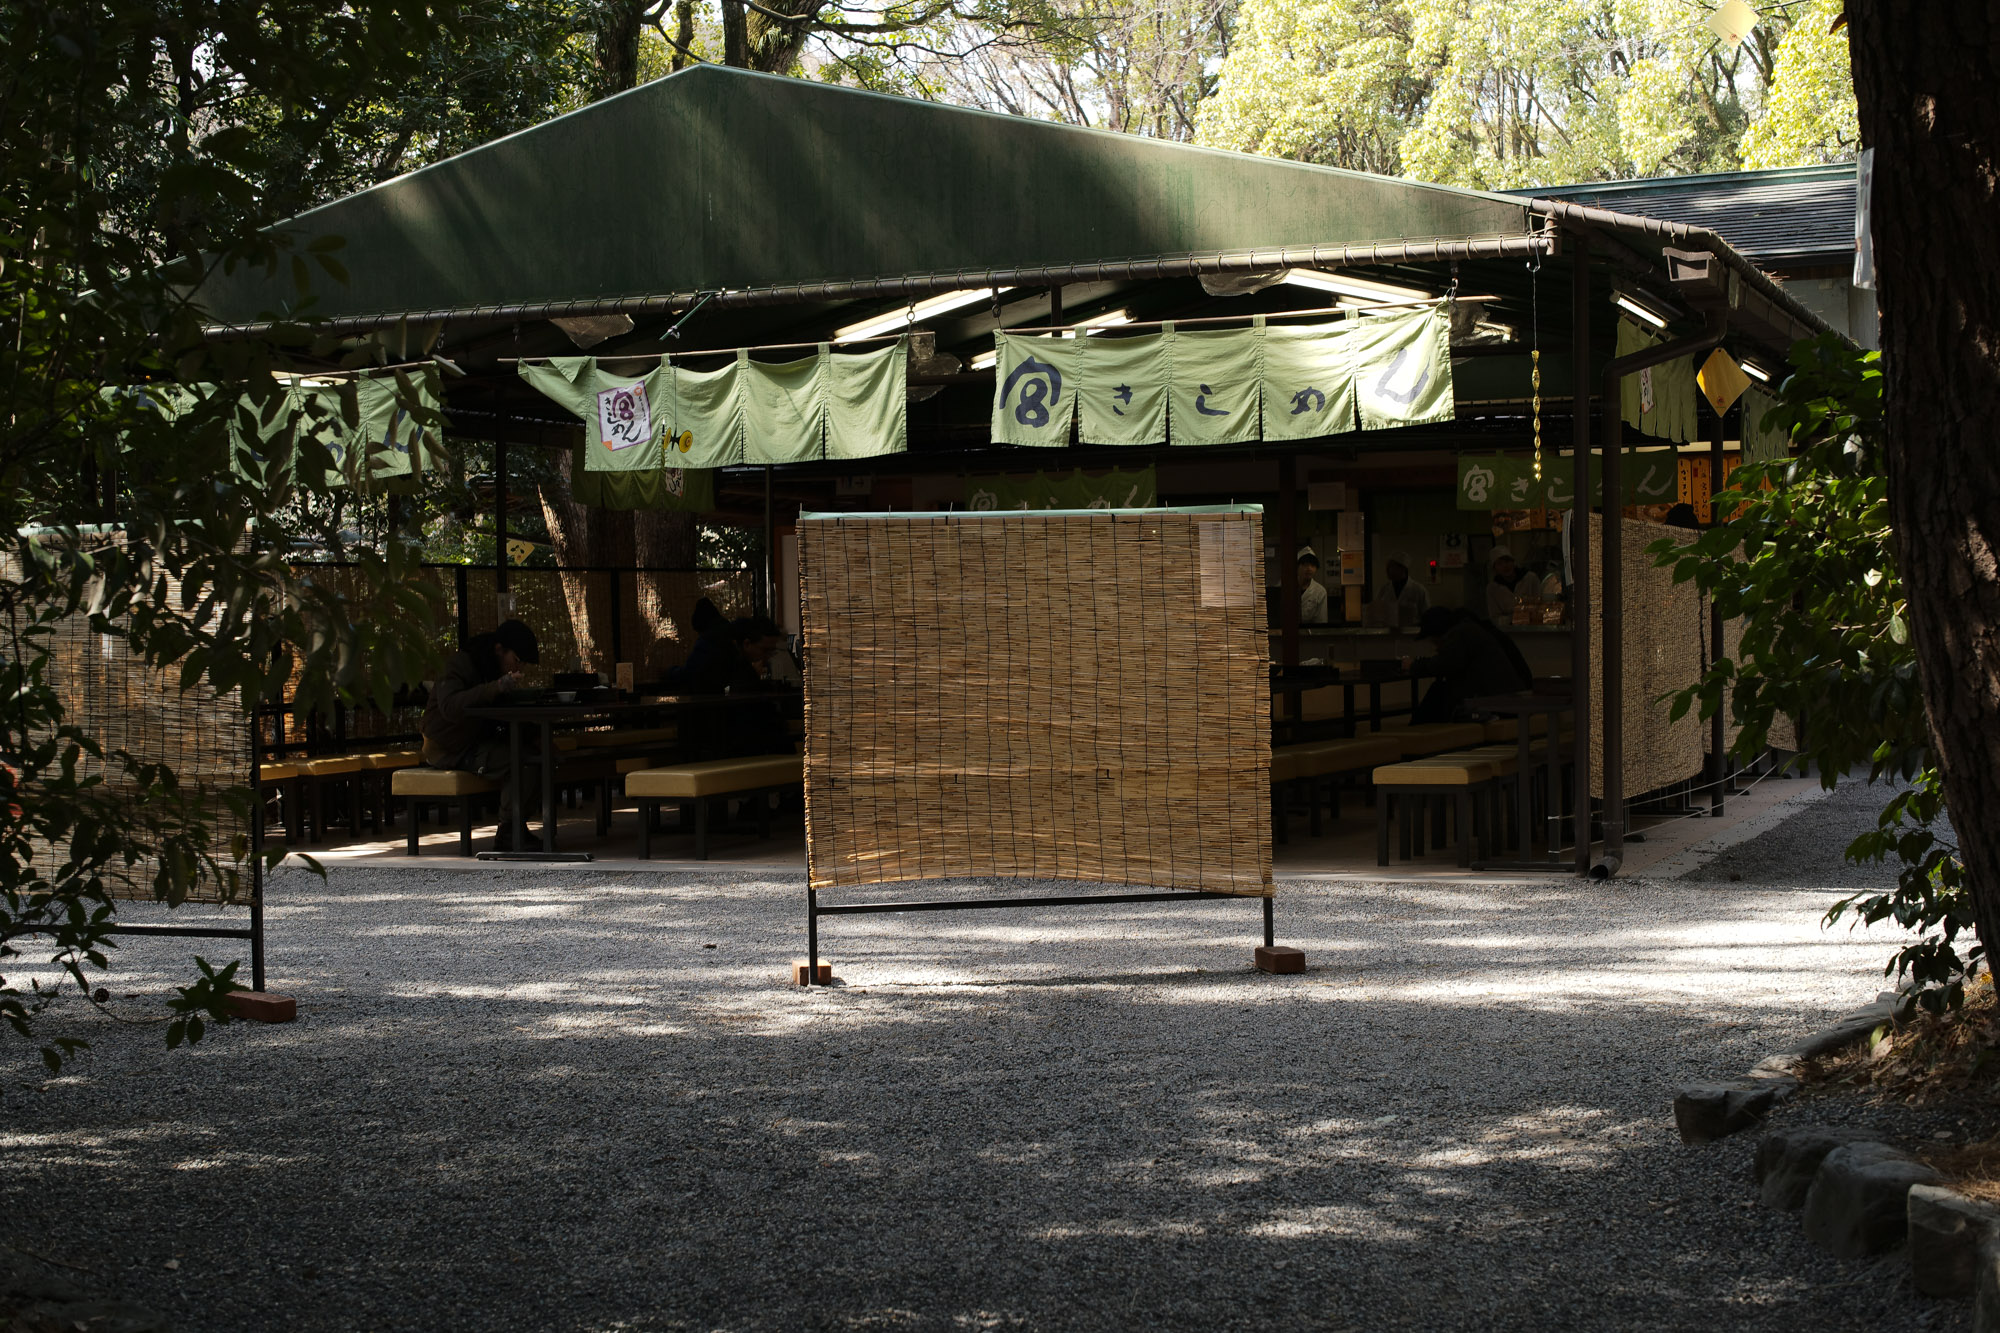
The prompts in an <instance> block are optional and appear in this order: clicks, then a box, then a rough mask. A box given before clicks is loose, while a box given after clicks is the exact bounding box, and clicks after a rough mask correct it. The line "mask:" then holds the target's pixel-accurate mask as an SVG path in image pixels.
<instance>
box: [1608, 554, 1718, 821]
mask: <svg viewBox="0 0 2000 1333" xmlns="http://www.w3.org/2000/svg"><path fill="white" fill-rule="evenodd" d="M1618 521H1619V522H1621V523H1623V524H1624V532H1623V535H1622V537H1621V538H1620V540H1621V541H1623V543H1624V549H1623V551H1622V553H1621V554H1622V559H1621V560H1620V568H1621V569H1622V570H1623V571H1624V580H1625V766H1624V767H1625V794H1626V796H1628V797H1632V796H1637V795H1639V794H1640V793H1642V792H1649V791H1655V790H1657V789H1659V788H1661V787H1666V786H1670V785H1671V784H1673V783H1676V782H1681V781H1684V780H1686V779H1688V778H1691V777H1694V776H1696V775H1697V774H1699V773H1700V772H1701V769H1702V762H1703V757H1704V755H1705V754H1706V753H1707V739H1708V730H1709V728H1708V724H1707V723H1706V722H1703V721H1702V720H1701V716H1700V710H1699V709H1689V710H1688V711H1687V712H1686V713H1683V714H1682V715H1681V716H1680V717H1679V718H1678V719H1675V718H1674V717H1673V716H1672V714H1673V702H1672V696H1673V695H1674V694H1675V692H1677V691H1679V690H1682V689H1685V688H1686V687H1687V686H1689V685H1692V684H1694V683H1695V681H1696V680H1697V679H1699V678H1700V676H1701V670H1702V654H1703V652H1704V650H1705V646H1706V643H1707V639H1708V604H1707V603H1706V602H1705V601H1703V600H1702V598H1701V595H1700V594H1699V593H1697V592H1696V591H1695V586H1694V584H1693V583H1675V582H1674V571H1673V569H1672V568H1671V567H1668V568H1661V567H1660V566H1659V565H1658V564H1656V563H1654V558H1653V557H1652V556H1650V555H1648V554H1646V548H1647V547H1648V546H1651V545H1652V544H1653V543H1654V542H1656V541H1658V540H1660V539H1661V538H1662V537H1667V538H1671V539H1673V540H1676V541H1679V542H1681V543H1682V544H1686V543H1688V542H1692V541H1693V540H1694V539H1695V538H1696V537H1697V536H1698V535H1699V534H1698V533H1695V532H1691V531H1688V530H1686V529H1683V528H1670V527H1665V526H1663V525H1661V524H1658V523H1646V522H1643V521H1641V520H1638V519H1631V518H1621V519H1620V520H1618ZM1603 530H1604V529H1603V521H1602V518H1601V517H1600V516H1599V515H1597V514H1592V515H1591V516H1590V569H1591V579H1592V584H1591V586H1592V587H1593V588H1602V587H1603V586H1604V581H1603V569H1604V564H1603V553H1604V541H1603ZM1603 679H1604V599H1603V598H1602V597H1601V596H1595V595H1593V596H1592V597H1591V599H1590V690H1591V699H1592V700H1593V707H1592V709H1591V713H1590V730H1591V737H1590V746H1589V753H1590V790H1591V793H1592V794H1593V795H1598V796H1601V795H1603V793H1604V774H1603V765H1604V753H1603V750H1602V748H1601V746H1602V743H1603V742H1602V739H1601V737H1600V736H1599V734H1598V733H1599V726H1600V723H1601V721H1602V719H1601V718H1600V716H1599V713H1600V711H1601V710H1600V709H1598V708H1597V707H1595V706H1594V702H1595V701H1596V700H1599V699H1601V698H1603V693H1602V692H1603V688H1604V686H1603V683H1602V682H1603Z"/></svg>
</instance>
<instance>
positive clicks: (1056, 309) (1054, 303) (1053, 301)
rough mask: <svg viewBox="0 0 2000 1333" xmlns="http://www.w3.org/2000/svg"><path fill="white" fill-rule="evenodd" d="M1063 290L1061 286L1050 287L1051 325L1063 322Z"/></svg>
mask: <svg viewBox="0 0 2000 1333" xmlns="http://www.w3.org/2000/svg"><path fill="white" fill-rule="evenodd" d="M1062 292H1063V289H1062V288H1061V287H1060V286H1056V287H1051V288H1049V323H1050V324H1051V325H1060V324H1061V323H1062V322H1063V307H1062Z"/></svg>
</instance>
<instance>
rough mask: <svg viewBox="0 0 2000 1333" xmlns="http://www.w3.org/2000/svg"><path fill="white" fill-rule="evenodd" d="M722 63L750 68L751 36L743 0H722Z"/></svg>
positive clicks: (738, 67) (739, 67)
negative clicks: (745, 25) (746, 26)
mask: <svg viewBox="0 0 2000 1333" xmlns="http://www.w3.org/2000/svg"><path fill="white" fill-rule="evenodd" d="M722 63H723V64H725V65H729V66H731V67H733V68H735V69H748V68H750V36H749V33H748V32H747V31H746V29H745V27H744V15H743V0H722Z"/></svg>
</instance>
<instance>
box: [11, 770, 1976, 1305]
mask: <svg viewBox="0 0 2000 1333" xmlns="http://www.w3.org/2000/svg"><path fill="white" fill-rule="evenodd" d="M1866 806H1867V802H1866V801H1865V800H1863V801H1858V802H1854V803H1847V802H1846V798H1845V796H1844V795H1843V797H1842V798H1839V803H1829V804H1826V805H1808V806H1804V807H1802V809H1801V813H1800V814H1799V815H1798V816H1797V818H1796V819H1795V820H1794V821H1793V823H1794V824H1796V825H1797V826H1798V831H1797V836H1796V837H1795V836H1794V833H1795V830H1794V829H1793V828H1790V827H1787V828H1784V829H1781V830H1779V832H1778V833H1777V834H1776V835H1774V836H1773V837H1771V838H1768V839H1764V840H1762V841H1761V843H1760V847H1759V849H1758V850H1757V851H1755V852H1752V851H1751V850H1749V849H1737V850H1736V851H1733V852H1731V853H1729V854H1727V855H1728V866H1729V867H1730V868H1732V869H1734V871H1735V873H1739V874H1743V875H1744V877H1745V878H1744V880H1743V881H1742V882H1737V883H1731V882H1727V875H1726V873H1725V874H1723V875H1721V876H1719V877H1718V876H1717V875H1715V874H1713V873H1710V872H1703V873H1701V874H1700V875H1699V876H1697V877H1691V878H1686V879H1682V880H1679V881H1671V882H1662V883H1647V882H1643V881H1637V880H1619V881H1613V882H1612V883H1610V884H1609V885H1579V884H1575V883H1573V882H1567V881H1564V882H1547V883H1512V884H1495V883H1490V882H1489V883H1483V884H1466V885H1458V886H1454V885H1450V884H1436V883H1432V884H1421V885H1414V884H1396V883H1382V884H1364V885H1355V884H1344V883H1343V884H1334V883H1327V882H1304V883H1287V884H1285V885H1284V886H1283V888H1282V889H1281V896H1280V899H1279V910H1278V921H1279V932H1280V938H1281V940H1283V941H1286V942H1289V943H1293V944H1297V945H1299V946H1300V947H1302V948H1304V949H1305V950H1306V953H1307V957H1308V961H1309V963H1310V965H1311V970H1310V971H1309V972H1308V974H1307V975H1305V976H1303V977H1267V976H1263V975H1261V974H1257V973H1255V972H1252V971H1250V970H1249V969H1248V966H1247V964H1248V962H1249V952H1250V947H1251V945H1252V944H1253V943H1254V942H1255V941H1256V937H1257V913H1256V908H1255V906H1254V905H1253V904H1250V903H1242V904H1235V903H1197V904H1189V905H1187V906H1179V905H1173V906H1170V907H1168V906H1161V905H1146V906H1143V907H1134V908H1128V909H1124V910H1119V909H1112V908H1082V909H1065V910H1045V911H1040V912H1006V913H1000V912H995V913H966V914H926V915H921V916H899V917H889V916H882V917H856V918H847V919H837V920H834V921H832V922H829V923H827V928H826V931H825V936H824V938H825V946H824V947H825V948H826V951H827V955H828V956H829V957H830V958H831V959H832V960H833V962H834V964H835V966H836V969H837V971H838V973H839V975H840V976H841V978H842V979H843V981H844V983H845V984H844V985H842V986H839V987H835V988H831V989H822V990H814V991H812V992H810V993H801V992H799V991H796V990H793V989H791V988H790V987H788V986H787V985H785V984H784V975H783V974H784V968H785V966H786V964H787V963H788V962H789V960H790V959H791V958H792V957H794V956H796V954H797V953H798V952H799V951H800V945H801V935H802V933H803V922H802V919H801V913H800V910H799V897H800V887H799V883H798V881H797V880H796V879H789V878H783V877H779V878H767V879H755V878H746V877H744V876H742V875H741V874H740V873H739V874H736V875H728V874H722V875H713V874H711V875H694V874H685V873H683V874H674V873H647V874H608V873H603V872H598V871H593V870H592V869H590V868H589V867H579V868H573V869H572V868H563V869H556V870H551V869H546V868H527V869H523V868H508V869H507V870H505V871H496V872H495V873H493V874H491V875H487V874H482V873H470V872H448V871H439V870H431V869H400V868H399V869H394V870H379V869H377V870H347V871H337V872H335V874H334V876H333V878H332V880H331V882H330V883H329V884H326V885H323V886H322V885H319V884H318V883H317V882H316V881H312V880H308V879H306V878H304V877H302V876H296V875H294V876H289V877H288V878H287V880H286V881H285V882H284V883H283V884H282V885H280V886H278V887H277V888H275V889H274V904H275V905H274V909H273V913H272V927H271V929H272V937H271V938H272V946H273V956H272V976H273V979H274V983H275V984H277V985H278V986H279V988H281V989H286V990H290V991H293V992H295V993H296V994H297V995H298V996H299V998H300V1001H301V1005H300V1018H299V1021H298V1022H297V1023H295V1024H292V1025H289V1026H281V1027H250V1026H232V1027H230V1028H228V1029H225V1030H223V1031H220V1032H218V1033H216V1034H214V1035H213V1036H211V1037H210V1039H209V1040H208V1041H207V1042H204V1043H203V1044H202V1046H201V1047H200V1048H199V1049H197V1050H195V1051H193V1052H191V1053H190V1052H177V1053H171V1054H170V1053H168V1052H167V1051H165V1050H164V1049H162V1046H161V1043H160V1034H159V1029H158V1027H157V1026H122V1025H117V1024H114V1023H113V1022H111V1021H109V1020H107V1019H105V1018H102V1017H99V1016H95V1015H92V1014H89V1013H86V1012H82V1011H77V1012H73V1013H69V1014H66V1015H65V1016H64V1019H63V1023H64V1030H68V1031H73V1032H76V1033H78V1034H80V1035H85V1036H88V1037H89V1038H90V1039H91V1040H92V1041H93V1042H95V1043H96V1051H95V1053H94V1054H93V1055H91V1056H89V1057H87V1058H85V1059H83V1060H81V1061H79V1062H77V1063H76V1064H75V1065H74V1066H73V1067H72V1069H70V1070H68V1071H66V1072H65V1073H64V1074H63V1075H62V1076H61V1077H58V1078H54V1079H45V1078H43V1077H42V1076H41V1075H40V1073H39V1072H38V1069H37V1068H36V1067H35V1066H34V1065H33V1064H32V1063H31V1061H30V1059H29V1058H28V1056H27V1055H26V1054H25V1053H23V1052H22V1051H21V1050H20V1048H19V1047H18V1045H10V1046H4V1047H0V1144H4V1146H5V1157H4V1162H5V1166H6V1169H5V1170H4V1171H0V1217H4V1218H5V1219H6V1225H7V1227H8V1229H9V1231H10V1233H11V1235H12V1237H13V1239H14V1243H15V1245H16V1246H17V1247H18V1248H22V1249H26V1250H30V1251H33V1252H34V1253H35V1254H37V1255H40V1256H46V1257H49V1258H54V1259H60V1260H65V1261H68V1262H70V1263H73V1264H78V1265H83V1266H86V1267H88V1268H90V1269H92V1270H94V1272H95V1273H96V1277H95V1278H94V1279H93V1280H94V1281H97V1282H99V1283H101V1284H102V1285H103V1286H104V1287H105V1288H106V1289H109V1290H113V1291H115V1292H116V1293H117V1294H119V1295H122V1296H125V1297H129V1298H130V1299H134V1300H138V1301H141V1302H143V1303H146V1304H148V1305H151V1306H153V1307H155V1308H157V1309H161V1310H164V1311H166V1312H168V1313H169V1314H170V1315H171V1316H172V1317H173V1318H174V1319H175V1320H176V1321H177V1322H178V1323H179V1324H180V1325H182V1326H183V1327H190V1328H191V1327H194V1326H196V1325H198V1324H199V1325H205V1326H208V1327H212V1328H215V1329H220V1330H238V1329H241V1330H266V1329H274V1328H283V1329H287V1330H318V1329H361V1328H367V1329H479V1330H485V1329H579V1330H583V1329H590V1330H597V1329H606V1330H608V1329H766V1328H796V1329H837V1328H912V1329H928V1328H988V1327H1030V1328H1059V1329H1069V1328H1078V1329H1098V1328H1107V1329H1126V1328H1136V1327H1159V1328H1172V1329H1191V1330H1209V1329H1218V1328H1231V1327H1250V1326H1256V1325H1267V1324H1272V1323H1280V1322H1282V1323H1284V1324H1292V1325H1298V1326H1305V1327H1311V1328H1315V1329H1355V1330H1360V1329H1369V1330H1374V1329H1382V1328H1424V1329H1431V1328H1451V1329H1460V1328H1463V1329H1535V1330H1550V1329H1557V1330H1567V1329H1575V1330H1600V1329H1687V1330H1700V1331H1701V1333H1713V1330H1715V1329H1718V1328H1726V1329H1759V1330H1761V1329H1771V1330H1777V1329H1807V1328H1810V1329H1814V1330H1845V1329H1854V1330H1870V1331H1871V1333H1886V1331H1890V1330H1903V1329H1950V1328H1959V1327H1963V1326H1964V1325H1965V1323H1966V1322H1967V1313H1966V1310H1965V1307H1964V1306H1963V1305H1962V1304H1951V1303H1941V1302H1932V1301H1927V1300H1925V1299H1924V1298H1921V1297H1918V1296H1916V1295H1914V1294H1913V1293H1912V1292H1911V1290H1910V1288H1909V1285H1908V1283H1907V1281H1904V1280H1902V1279H1901V1278H1900V1277H1899V1276H1898V1275H1897V1272H1896V1270H1895V1268H1894V1267H1893V1265H1888V1264H1884V1265H1877V1266H1875V1267H1868V1266H1863V1265H1854V1264H1842V1263H1838V1262H1835V1261H1832V1260H1829V1259H1827V1258H1824V1257H1822V1256H1821V1255H1819V1254H1818V1253H1817V1252H1815V1251H1814V1250H1812V1249H1811V1248H1809V1247H1808V1246H1807V1245H1806V1243H1805V1242H1804V1240H1803V1239H1802V1238H1801V1236H1800V1234H1799V1228H1798V1222H1797V1219H1796V1218H1795V1217H1792V1216H1788V1215H1778V1214H1773V1213H1769V1212H1766V1211H1764V1210H1761V1209H1758V1208H1756V1207H1754V1206H1752V1204H1751V1197H1752V1196H1751V1190H1750V1187H1749V1185H1748V1179H1747V1177H1748V1169H1749V1162H1750V1154H1751V1150H1752V1148H1753V1146H1754V1144H1753V1142H1752V1136H1743V1137H1741V1138H1739V1139H1737V1140H1733V1141H1730V1142H1726V1143H1723V1144H1718V1145H1714V1146H1711V1147H1707V1148H1688V1147H1684V1146H1682V1145H1681V1144H1680V1143H1679V1142H1678V1140H1677V1139H1676V1137H1675V1135H1674V1131H1673V1125H1672V1116H1671V1109H1670V1101H1671V1097H1672V1091H1673V1088H1674V1086H1675V1084H1676V1083H1678V1082H1681V1081H1684V1080H1687V1079H1690V1078H1700V1077H1707V1076H1713V1075H1718V1074H1727V1073H1732V1072H1734V1071H1737V1070H1740V1069H1742V1068H1744V1067H1746V1066H1747V1065H1749V1064H1750V1063H1752V1062H1753V1061H1754V1060H1756V1059H1757V1058H1758V1057H1760V1056H1761V1055H1763V1054H1765V1053H1767V1052H1768V1051H1770V1050H1772V1049H1773V1048H1776V1047H1777V1046H1779V1045H1781V1044H1783V1043H1785V1042H1787V1041H1789V1040H1791V1039H1794V1038H1797V1037H1800V1036H1803V1035H1805V1034H1806V1033H1808V1032H1810V1031H1811V1030H1813V1029H1815V1028H1817V1027H1820V1026H1823V1025H1824V1024H1825V1023H1826V1022H1827V1021H1828V1020H1829V1019H1831V1018H1832V1017H1834V1016H1836V1015H1837V1014H1839V1013H1841V1012H1844V1011H1845V1010H1848V1009H1850V1008H1852V1007H1853V1006H1854V1005H1855V1004H1857V1003H1859V1002H1862V1001H1865V1000H1867V999H1869V998H1871V997H1872V996H1873V995H1874V993H1875V991H1876V989H1877V988H1878V986H1879V976H1878V972H1879V968H1880V965H1881V962H1882V960H1883V958H1884V957H1885V955H1886V953H1887V952H1888V949H1887V945H1886V940H1885V939H1884V938H1882V937H1876V938H1872V939H1871V938H1867V937H1863V936H1858V935H1850V934H1849V933H1847V932H1846V931H1845V930H1841V931H1839V932H1836V933H1826V932H1822V931H1821V929H1820V927H1819V917H1820V914H1821V913H1822V912H1823V911H1824V909H1825V906H1826V903H1827V901H1828V899H1829V897H1830V896H1831V891H1832V889H1833V888H1835V887H1837V886H1839V885H1842V884H1845V883H1848V882H1850V881H1851V880H1853V879H1854V876H1853V875H1852V874H1851V873H1849V872H1847V871H1846V870H1845V869H1844V868H1843V867H1841V866H1840V865H1839V861H1838V843H1839V842H1841V841H1844V839H1842V838H1831V837H1830V834H1831V833H1832V831H1833V830H1832V829H1831V827H1830V825H1829V823H1828V821H1832V823H1834V824H1841V821H1846V824H1852V823H1853V822H1855V821H1856V820H1866V819H1869V818H1872V810H1871V809H1868V808H1864V807H1866ZM1836 814H1838V818H1835V815H1836ZM1842 826H1843V827H1845V825H1844V824H1843V825H1842ZM1774 849H1775V850H1774ZM1717 864H1718V865H1719V864H1721V863H1720V862H1718V863H1717ZM902 892H907V890H905V891H902ZM899 896H900V895H899ZM711 945H712V946H714V947H708V946H711ZM128 952H129V955H130V963H131V965H132V966H131V970H129V971H121V973H120V976H121V984H120V987H119V993H120V996H121V997H122V996H126V995H130V996H133V997H136V998H130V999H126V998H120V999H118V1000H116V1001H115V1002H114V1007H115V1008H117V1009H118V1010H120V1011H121V1012H124V1013H127V1014H132V1015H139V1014H146V1013H156V1012H158V1004H159V997H160V995H161V993H162V992H163V990H164V987H165V986H166V985H167V983H168V982H169V980H171V979H172V977H173V969H175V968H178V967H181V966H184V965H185V954H184V953H180V952H177V951H176V950H175V949H174V948H172V947H170V946H168V945H166V944H164V943H161V942H155V941H146V942H139V943H134V944H132V945H131V946H130V948H129V951H128ZM170 1263H172V1264H173V1265H174V1267H172V1268H169V1267H168V1265H169V1264H170ZM72 1276H74V1274H72Z"/></svg>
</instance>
